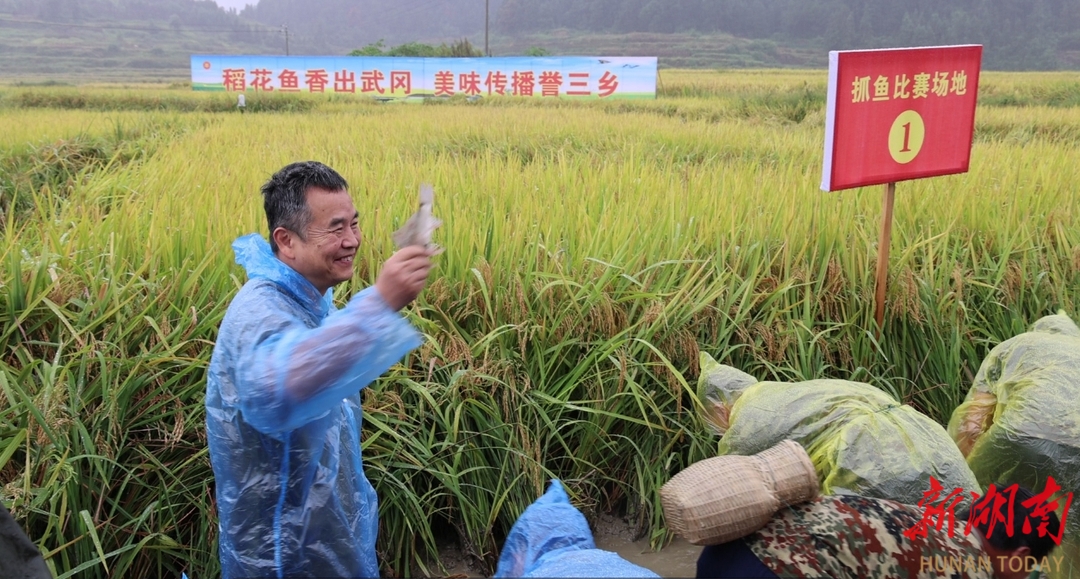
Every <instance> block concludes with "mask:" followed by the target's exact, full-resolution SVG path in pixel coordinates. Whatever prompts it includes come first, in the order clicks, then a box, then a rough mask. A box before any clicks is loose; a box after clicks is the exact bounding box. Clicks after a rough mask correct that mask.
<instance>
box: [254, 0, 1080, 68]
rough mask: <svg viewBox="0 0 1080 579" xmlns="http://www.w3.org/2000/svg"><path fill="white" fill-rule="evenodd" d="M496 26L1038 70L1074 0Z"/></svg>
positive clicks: (584, 15)
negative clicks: (704, 36)
mask: <svg viewBox="0 0 1080 579" xmlns="http://www.w3.org/2000/svg"><path fill="white" fill-rule="evenodd" d="M264 1H266V0H264ZM497 26H498V30H499V31H500V33H502V34H513V33H530V32H543V31H546V30H551V29H557V28H567V29H576V30H582V31H594V32H613V33H619V32H685V31H697V32H703V33H705V32H725V33H729V34H732V35H735V36H740V37H748V38H768V39H774V40H777V41H778V42H781V43H783V42H790V41H796V42H803V43H810V44H813V45H817V46H820V47H821V48H822V49H828V50H841V49H862V48H887V47H899V46H930V45H943V44H983V45H984V65H985V66H987V67H989V68H998V69H1045V68H1057V67H1059V66H1061V64H1062V63H1061V59H1060V57H1061V54H1062V52H1063V51H1070V50H1072V51H1076V50H1080V0H1024V1H1022V2H1021V1H1017V0H906V1H904V2H895V1H893V0H505V2H504V3H503V4H502V6H501V8H500V11H499V14H498V19H497Z"/></svg>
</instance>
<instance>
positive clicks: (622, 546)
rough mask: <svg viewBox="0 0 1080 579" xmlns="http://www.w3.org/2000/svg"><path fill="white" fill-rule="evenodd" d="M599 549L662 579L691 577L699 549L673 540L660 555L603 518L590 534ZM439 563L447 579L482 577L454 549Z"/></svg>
mask: <svg viewBox="0 0 1080 579" xmlns="http://www.w3.org/2000/svg"><path fill="white" fill-rule="evenodd" d="M593 540H594V541H595V542H596V547H597V548H598V549H603V550H605V551H613V552H615V553H618V554H619V556H620V557H622V558H623V559H626V560H627V561H629V562H631V563H633V564H635V565H640V566H641V567H644V568H646V569H649V570H650V571H652V572H654V573H656V574H657V575H660V576H661V577H693V576H694V575H695V573H696V571H697V558H698V555H699V554H701V547H699V546H697V545H691V544H690V543H688V542H686V541H685V540H683V539H679V538H676V539H675V540H673V541H672V542H671V543H670V544H668V546H666V547H664V548H663V549H661V550H660V551H653V550H652V549H651V548H650V547H649V539H648V538H647V537H646V538H644V539H638V540H637V541H635V540H633V533H632V531H631V529H630V525H629V524H627V523H626V522H625V521H623V520H621V519H618V518H616V517H610V516H602V517H600V520H599V521H597V523H596V528H595V529H594V531H593ZM441 558H442V563H443V565H444V566H445V567H446V569H447V571H448V574H447V576H448V577H455V578H466V577H470V578H471V577H484V575H483V574H482V573H480V572H479V571H478V570H476V569H474V568H471V567H470V566H469V565H468V564H467V563H466V562H465V561H464V558H463V557H462V556H461V553H460V552H459V551H457V550H456V549H445V550H443V551H442V552H441Z"/></svg>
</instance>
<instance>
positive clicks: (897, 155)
mask: <svg viewBox="0 0 1080 579" xmlns="http://www.w3.org/2000/svg"><path fill="white" fill-rule="evenodd" d="M925 137H926V127H925V125H923V120H922V116H920V115H919V113H917V112H915V111H904V112H902V113H900V115H899V116H898V117H896V120H895V121H893V125H892V129H890V130H889V154H891V155H892V158H893V160H894V161H896V162H897V163H900V164H901V165H905V164H907V163H910V162H911V161H912V160H914V159H915V157H917V156H918V155H919V151H921V150H922V146H923V139H924V138H925Z"/></svg>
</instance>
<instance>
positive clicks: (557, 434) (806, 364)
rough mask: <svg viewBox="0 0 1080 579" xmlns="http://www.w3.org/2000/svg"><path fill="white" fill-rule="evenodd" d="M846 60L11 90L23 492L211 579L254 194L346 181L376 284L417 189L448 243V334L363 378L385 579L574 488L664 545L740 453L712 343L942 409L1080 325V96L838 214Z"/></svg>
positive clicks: (5, 139) (89, 535) (115, 566)
mask: <svg viewBox="0 0 1080 579" xmlns="http://www.w3.org/2000/svg"><path fill="white" fill-rule="evenodd" d="M826 76H827V75H826V73H825V71H744V72H725V71H670V70H664V71H662V72H661V78H660V87H661V88H660V91H659V95H658V98H657V99H656V100H655V101H647V102H618V101H612V102H593V103H586V102H557V101H543V102H538V101H518V100H512V99H505V100H499V99H494V100H485V101H481V102H476V103H468V102H465V101H456V100H453V99H451V100H450V101H447V102H441V103H430V104H424V105H397V104H377V103H372V102H366V101H362V100H359V99H345V98H333V97H327V98H321V99H320V98H303V97H294V98H289V99H285V98H255V97H249V99H248V112H247V114H244V115H240V114H238V113H237V112H236V111H235V110H234V108H235V107H234V105H235V99H234V98H232V97H231V96H230V95H224V94H206V93H193V92H191V91H190V89H188V88H187V87H185V86H183V85H175V86H153V85H147V86H105V85H102V86H82V87H47V88H46V87H37V88H34V87H8V88H0V127H3V130H2V131H0V206H2V207H3V209H4V212H3V222H2V223H0V319H2V323H0V485H3V486H2V487H0V498H2V500H3V501H4V504H5V505H6V506H8V507H9V509H10V510H11V511H12V513H13V514H14V516H15V518H16V520H17V521H18V522H19V523H20V524H21V525H22V526H23V528H24V529H25V530H26V531H27V533H28V534H29V535H30V536H31V537H33V538H34V539H35V540H36V541H37V542H38V544H39V546H40V548H41V550H42V552H43V553H44V555H45V556H46V558H47V561H48V564H49V565H50V566H51V567H52V569H53V570H54V571H55V574H56V575H57V576H58V577H59V578H61V579H64V578H67V577H178V576H179V575H180V573H181V572H186V573H187V575H188V576H189V577H191V578H192V579H201V578H202V577H213V576H216V575H217V574H218V573H219V568H218V562H217V536H216V532H217V520H216V515H215V505H214V494H213V489H214V481H213V476H212V471H211V469H210V463H209V458H208V454H207V449H206V441H205V429H204V410H203V397H204V393H205V388H206V384H205V380H204V373H205V370H206V367H207V364H208V361H209V358H210V353H211V348H212V345H213V342H214V339H215V335H216V329H217V325H218V323H219V321H220V320H221V317H222V315H223V313H224V311H225V308H226V306H227V305H228V302H229V300H230V299H231V297H232V295H233V294H234V293H235V292H236V290H237V289H238V288H239V287H240V285H241V284H242V283H243V282H244V274H243V271H242V270H241V269H240V268H239V267H238V266H237V265H235V263H234V262H233V255H232V251H231V248H230V244H231V242H232V241H233V239H235V238H236V237H238V236H240V235H243V234H246V233H249V232H254V231H261V232H263V233H264V234H265V233H266V224H265V220H264V218H263V214H262V205H261V199H260V197H259V194H258V187H259V186H260V185H261V184H262V183H263V182H264V181H265V180H266V179H267V178H268V177H269V175H270V174H272V173H273V172H274V171H276V170H277V169H278V168H280V167H281V166H283V165H285V164H287V163H289V162H292V161H295V160H303V159H316V160H320V161H323V162H325V163H327V164H329V165H330V166H332V167H335V168H336V169H338V170H339V171H340V172H341V173H342V175H343V176H344V177H345V178H346V179H347V180H348V181H349V183H350V188H351V192H352V194H353V197H354V199H355V201H356V204H357V207H358V209H359V210H360V215H361V217H360V218H361V229H362V231H363V236H364V244H363V246H362V247H361V249H360V255H359V256H358V259H357V272H356V276H355V278H354V279H353V280H352V281H351V282H347V283H346V284H343V286H339V287H338V289H337V290H336V295H337V296H338V297H339V299H344V298H345V297H347V296H349V295H351V294H352V293H353V292H355V291H356V290H358V289H359V288H361V287H364V286H366V285H368V284H370V283H372V282H373V281H374V279H375V275H376V273H377V270H378V266H379V264H380V263H381V262H382V261H383V260H384V259H385V258H386V257H388V256H389V255H390V253H391V252H392V251H393V245H392V242H391V235H390V234H391V232H392V231H393V230H394V229H396V228H397V227H398V226H400V225H401V224H402V223H403V222H404V220H405V219H406V218H407V217H408V215H409V214H410V213H411V212H412V210H413V208H414V203H415V201H416V196H417V191H418V188H419V186H420V184H421V183H423V182H430V183H432V184H433V185H434V187H435V191H436V198H435V214H436V216H438V217H440V218H442V220H443V222H444V225H443V227H442V228H441V229H440V230H438V231H437V232H436V235H435V237H436V241H437V242H438V243H440V244H441V245H443V246H444V247H446V248H447V250H446V252H445V253H444V254H442V255H441V256H439V257H437V258H436V260H437V267H436V269H435V270H434V272H433V274H432V278H431V283H430V284H429V286H428V288H427V289H426V290H425V292H424V293H423V294H422V295H421V297H420V298H419V300H418V301H417V302H416V303H415V304H413V305H412V306H410V307H409V308H408V309H407V311H406V314H407V315H408V317H409V318H410V319H411V320H412V321H413V322H414V323H415V324H416V326H417V327H419V328H420V329H421V330H422V331H423V332H424V333H425V334H426V335H427V338H428V341H427V343H426V345H424V346H423V347H421V348H420V349H418V350H416V351H414V352H413V353H412V354H410V355H409V356H408V357H407V358H406V359H405V360H403V362H402V363H401V364H400V365H398V366H396V367H394V368H393V369H392V370H391V371H390V372H388V373H387V374H386V375H385V376H383V377H382V378H380V379H379V380H378V381H377V382H376V383H374V384H372V386H371V387H369V388H367V389H366V390H365V391H364V401H365V421H364V448H363V451H364V458H365V461H366V466H367V473H368V476H369V478H370V479H371V481H372V483H373V484H374V485H375V487H376V490H377V492H378V494H379V497H380V505H379V512H380V520H381V529H380V536H379V543H378V549H379V554H380V558H381V564H382V569H383V572H384V574H386V575H390V576H407V575H413V574H433V575H437V574H441V573H444V572H445V569H441V568H440V566H439V563H438V561H437V549H438V547H439V545H440V544H442V543H446V542H449V543H452V544H454V545H456V547H457V548H459V549H460V550H461V551H462V552H463V553H464V554H465V555H466V556H468V557H469V558H471V560H472V561H473V563H474V564H475V565H477V566H478V567H479V568H480V569H484V570H486V572H487V573H491V572H492V571H493V570H494V565H495V562H496V560H497V558H498V554H499V548H500V547H501V544H502V540H503V537H504V536H505V534H506V533H507V532H508V530H509V528H510V526H511V525H512V524H513V522H514V521H515V520H516V518H517V516H518V515H519V514H520V513H521V512H522V511H523V510H524V508H525V507H526V506H527V505H529V504H530V503H531V502H532V501H533V500H534V499H535V498H537V497H538V496H539V495H540V494H541V493H542V492H543V490H544V489H545V488H546V482H547V481H548V480H550V479H551V478H554V477H558V478H560V479H562V480H563V482H564V484H565V485H566V487H567V489H568V491H569V492H570V493H571V495H572V497H573V499H574V502H575V504H576V505H578V506H579V507H580V508H581V510H582V511H583V512H584V513H585V514H586V516H587V517H589V518H590V519H593V518H595V517H597V516H599V515H600V514H601V513H609V512H614V513H616V514H617V515H618V516H624V517H626V518H628V519H629V520H630V521H631V522H632V524H633V525H634V527H635V528H636V529H637V531H638V532H639V533H641V534H642V535H644V536H647V537H651V539H652V543H653V545H654V546H656V547H659V546H661V545H663V544H664V543H665V541H667V540H668V539H669V538H670V537H669V534H668V533H667V531H666V530H665V526H664V520H663V516H662V510H661V509H660V506H659V496H658V490H659V488H660V486H661V485H662V484H663V483H664V482H666V481H667V480H668V479H669V478H670V477H671V476H672V475H673V474H675V473H676V472H678V471H679V470H680V469H682V468H684V467H686V466H687V465H689V464H691V463H692V462H694V461H697V460H700V459H702V458H705V457H708V456H711V455H713V454H715V453H716V447H717V440H716V439H715V438H714V437H713V435H712V434H711V432H710V431H709V430H708V428H706V426H705V425H704V423H703V422H702V420H701V419H700V418H699V415H698V405H699V403H698V402H697V398H696V397H695V395H694V392H695V388H696V383H697V382H696V381H697V371H698V368H697V360H698V353H699V352H700V351H706V352H708V353H709V354H711V355H712V356H714V357H716V358H717V359H718V360H719V361H720V362H721V363H725V364H728V365H731V366H735V367H737V368H740V369H742V370H744V371H746V372H749V373H751V374H753V375H755V376H757V377H759V378H761V379H773V380H787V381H796V380H805V379H812V378H823V377H832V378H842V379H850V380H858V381H863V382H868V383H871V384H873V385H876V386H878V387H880V388H882V389H883V390H885V391H888V392H890V393H892V394H893V395H894V396H895V397H896V398H897V399H898V400H900V401H902V402H904V403H907V404H910V405H912V406H914V407H915V408H917V409H918V410H920V411H922V412H925V413H926V414H927V415H929V416H930V417H932V418H933V419H935V420H937V421H939V422H942V423H944V422H946V421H947V420H948V417H949V415H950V414H951V412H952V410H953V409H954V408H955V407H956V406H957V405H958V404H959V402H960V401H961V400H962V398H963V396H964V395H965V394H966V392H967V389H968V387H969V386H970V383H971V380H972V378H973V376H974V373H975V371H976V370H977V369H978V367H979V365H980V363H981V361H982V359H983V357H984V356H985V355H986V353H987V352H988V351H989V350H990V349H991V348H992V347H993V346H995V345H996V344H997V343H999V342H1000V341H1002V340H1005V339H1007V338H1009V337H1011V336H1013V335H1015V334H1017V333H1020V332H1022V331H1024V330H1025V329H1026V328H1027V326H1028V324H1030V323H1031V322H1033V321H1034V320H1035V319H1037V318H1038V317H1041V316H1043V315H1045V314H1049V313H1055V312H1057V311H1059V310H1065V311H1066V312H1068V313H1069V314H1070V315H1072V316H1073V317H1074V319H1075V318H1076V316H1077V314H1078V310H1077V306H1078V304H1080V163H1077V159H1078V158H1080V157H1078V153H1080V150H1078V149H1080V96H1078V95H1080V79H1078V78H1077V77H1076V75H1075V74H1064V73H1040V74H1034V73H1031V74H1028V73H1008V74H1007V73H984V74H983V76H982V78H981V86H980V88H979V90H980V105H979V108H978V111H977V115H976V132H975V139H974V147H973V152H972V159H971V170H970V171H969V172H968V173H966V174H961V175H954V176H948V177H939V178H934V179H927V180H921V181H909V182H902V183H900V184H898V186H897V196H896V208H895V222H894V225H893V234H892V244H891V258H890V260H889V264H888V270H889V288H888V294H887V306H886V311H885V322H884V327H883V328H882V330H881V332H880V335H878V333H877V332H876V331H875V323H874V289H875V288H874V273H875V267H876V259H877V254H878V248H877V245H878V236H879V231H880V227H881V218H882V213H883V207H882V191H881V188H880V187H871V188H865V189H857V190H850V191H844V192H837V193H823V192H821V191H820V190H819V183H820V181H821V164H822V146H823V145H822V143H823V137H824V130H823V125H824V118H825V115H824V103H825V81H826Z"/></svg>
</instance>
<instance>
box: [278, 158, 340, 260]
mask: <svg viewBox="0 0 1080 579" xmlns="http://www.w3.org/2000/svg"><path fill="white" fill-rule="evenodd" d="M313 187H314V188H317V189H325V190H327V191H345V190H347V189H348V188H349V184H348V183H346V182H345V179H344V178H342V176H341V175H339V174H338V173H337V171H335V170H333V169H331V168H330V167H327V166H326V165H324V164H322V163H320V162H318V161H300V162H298V163H291V164H289V165H286V166H285V167H282V168H281V170H279V171H278V172H277V173H274V175H273V176H272V177H270V180H269V181H267V182H266V183H264V184H263V186H262V189H261V191H262V196H263V209H265V210H266V222H267V225H269V226H270V249H272V250H273V251H274V253H275V254H276V253H277V252H278V246H277V243H276V242H275V241H274V230H275V229H277V228H278V227H284V228H285V229H288V230H289V231H292V232H293V233H295V234H297V235H299V236H300V239H303V238H304V232H305V230H306V229H307V226H308V224H309V223H311V209H310V208H309V207H308V204H307V191H308V189H311V188H313Z"/></svg>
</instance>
